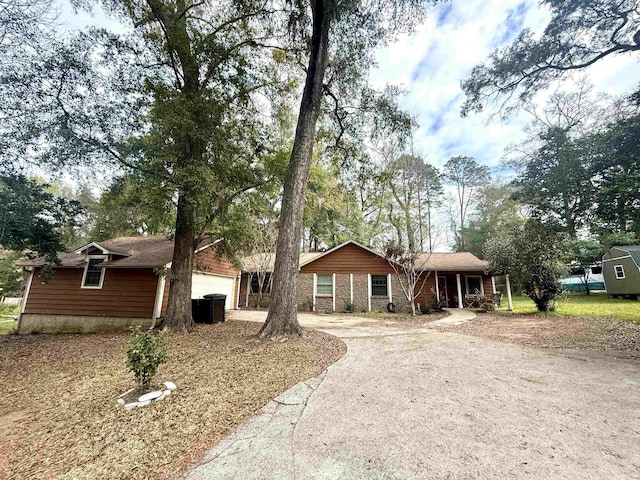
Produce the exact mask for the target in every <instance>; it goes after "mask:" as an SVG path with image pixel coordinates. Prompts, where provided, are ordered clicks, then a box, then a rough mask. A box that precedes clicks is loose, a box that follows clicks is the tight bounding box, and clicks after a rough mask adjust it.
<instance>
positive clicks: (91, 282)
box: [82, 255, 108, 288]
mask: <svg viewBox="0 0 640 480" xmlns="http://www.w3.org/2000/svg"><path fill="white" fill-rule="evenodd" d="M107 258H108V257H107V256H106V255H90V256H89V261H88V262H87V264H86V266H85V267H84V275H83V276H82V288H102V282H103V281H104V272H105V269H104V268H100V267H98V266H97V265H99V264H100V263H102V262H104V261H106V260H107Z"/></svg>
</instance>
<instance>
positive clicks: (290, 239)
mask: <svg viewBox="0 0 640 480" xmlns="http://www.w3.org/2000/svg"><path fill="white" fill-rule="evenodd" d="M330 4H331V2H330V1H324V0H312V1H311V9H312V12H313V34H312V37H311V54H310V56H309V66H308V68H307V77H306V81H305V86H304V93H303V95H302V101H301V102H300V113H299V115H298V124H297V126H296V136H295V139H294V142H293V150H292V152H291V159H290V160H289V167H288V169H287V176H286V179H285V184H284V194H283V198H282V210H281V214H280V232H279V234H278V245H277V247H276V259H275V265H274V269H273V283H272V286H271V301H270V304H269V313H268V314H267V320H266V322H265V323H264V325H263V326H262V328H261V329H260V333H259V336H260V337H261V338H265V337H273V336H280V335H300V334H301V333H302V330H301V329H300V324H299V323H298V317H297V308H296V307H297V305H296V297H297V275H298V269H299V258H300V241H301V238H302V214H303V210H304V197H305V192H306V189H307V181H308V179H309V169H310V167H311V156H312V153H313V142H314V138H315V131H316V123H317V120H318V115H319V114H320V102H321V100H322V84H323V80H324V74H325V71H326V68H327V58H328V48H329V29H330V27H331V22H332V20H333V12H332V11H330V10H331V9H332V8H331V6H330ZM328 5H329V8H327V7H328Z"/></svg>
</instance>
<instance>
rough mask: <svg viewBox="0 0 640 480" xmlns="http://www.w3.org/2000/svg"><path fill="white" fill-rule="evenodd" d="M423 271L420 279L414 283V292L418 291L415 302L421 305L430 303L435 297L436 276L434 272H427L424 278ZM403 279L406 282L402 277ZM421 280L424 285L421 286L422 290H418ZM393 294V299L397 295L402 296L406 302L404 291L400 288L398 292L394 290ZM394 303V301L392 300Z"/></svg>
mask: <svg viewBox="0 0 640 480" xmlns="http://www.w3.org/2000/svg"><path fill="white" fill-rule="evenodd" d="M424 275H425V274H424V273H423V274H422V275H420V279H419V280H418V283H417V284H416V289H415V291H416V293H418V292H420V293H418V296H417V297H416V300H415V302H416V303H419V304H421V305H431V304H432V303H433V301H434V299H435V297H436V294H435V291H436V276H435V273H434V272H431V273H429V274H428V277H427V278H426V280H425V278H424ZM403 281H404V282H405V283H406V280H404V279H403ZM423 282H424V287H423V288H422V291H420V287H422V286H423ZM393 296H394V300H395V297H396V296H397V297H398V298H403V299H405V302H406V298H407V297H406V296H405V295H404V292H403V291H402V290H400V291H399V292H397V293H396V292H394V294H393ZM394 303H395V301H394Z"/></svg>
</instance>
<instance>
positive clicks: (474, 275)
mask: <svg viewBox="0 0 640 480" xmlns="http://www.w3.org/2000/svg"><path fill="white" fill-rule="evenodd" d="M434 275H435V277H436V279H437V281H436V282H435V286H436V292H435V293H436V297H437V298H439V299H440V301H441V302H442V303H443V304H444V305H445V306H446V307H448V308H481V307H482V305H484V304H485V303H492V304H493V305H494V306H502V305H503V304H504V303H505V302H504V300H505V299H503V298H502V294H501V293H499V292H498V291H497V290H496V284H495V277H494V276H493V275H489V274H488V273H487V272H484V271H458V272H450V271H435V272H434ZM505 277H506V285H507V289H506V290H507V292H506V297H507V298H506V300H507V302H506V303H507V308H508V310H509V311H511V310H512V309H513V303H512V299H511V288H510V284H509V276H508V275H506V276H505Z"/></svg>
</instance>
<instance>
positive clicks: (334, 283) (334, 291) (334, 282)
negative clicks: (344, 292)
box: [331, 273, 336, 312]
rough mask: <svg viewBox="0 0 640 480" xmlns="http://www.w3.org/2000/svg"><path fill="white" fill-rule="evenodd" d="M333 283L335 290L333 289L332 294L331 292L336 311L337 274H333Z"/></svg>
mask: <svg viewBox="0 0 640 480" xmlns="http://www.w3.org/2000/svg"><path fill="white" fill-rule="evenodd" d="M331 282H332V283H333V288H332V292H331V298H332V300H333V304H332V307H333V311H334V312H335V311H336V274H335V273H334V274H333V278H332V280H331Z"/></svg>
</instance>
